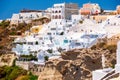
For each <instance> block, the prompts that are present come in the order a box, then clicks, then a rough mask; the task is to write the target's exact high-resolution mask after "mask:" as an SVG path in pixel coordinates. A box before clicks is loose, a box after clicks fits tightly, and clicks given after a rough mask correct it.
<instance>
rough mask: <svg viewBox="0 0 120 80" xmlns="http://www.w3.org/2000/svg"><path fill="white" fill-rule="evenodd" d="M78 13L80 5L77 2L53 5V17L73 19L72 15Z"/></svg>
mask: <svg viewBox="0 0 120 80" xmlns="http://www.w3.org/2000/svg"><path fill="white" fill-rule="evenodd" d="M75 14H76V15H77V14H78V5H77V4H75V3H69V4H67V3H61V4H54V5H53V7H52V15H51V16H52V19H67V20H71V15H75Z"/></svg>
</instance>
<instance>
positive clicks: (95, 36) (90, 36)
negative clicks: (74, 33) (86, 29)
mask: <svg viewBox="0 0 120 80" xmlns="http://www.w3.org/2000/svg"><path fill="white" fill-rule="evenodd" d="M97 37H98V35H94V34H85V35H83V36H81V38H97Z"/></svg>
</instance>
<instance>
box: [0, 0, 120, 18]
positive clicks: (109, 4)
mask: <svg viewBox="0 0 120 80" xmlns="http://www.w3.org/2000/svg"><path fill="white" fill-rule="evenodd" d="M63 2H66V3H70V2H71V3H77V4H78V5H79V7H82V5H83V4H84V3H88V2H91V3H98V4H99V5H100V7H101V8H102V9H106V10H115V9H116V6H117V5H120V0H0V20H1V19H2V20H3V19H7V18H11V17H12V14H13V13H19V12H20V10H22V9H32V10H45V9H47V8H49V7H52V6H53V4H55V3H63Z"/></svg>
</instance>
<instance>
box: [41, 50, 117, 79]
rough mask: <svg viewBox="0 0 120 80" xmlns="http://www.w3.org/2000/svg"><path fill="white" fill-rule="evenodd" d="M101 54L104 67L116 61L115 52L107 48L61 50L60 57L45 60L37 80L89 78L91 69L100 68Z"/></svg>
mask: <svg viewBox="0 0 120 80" xmlns="http://www.w3.org/2000/svg"><path fill="white" fill-rule="evenodd" d="M102 54H104V55H105V58H106V60H105V65H106V67H114V64H115V62H116V61H115V58H116V57H115V52H112V53H111V51H110V50H108V49H102V48H99V49H77V50H71V51H68V52H63V53H62V55H61V56H62V58H60V59H56V60H49V61H48V62H46V66H45V69H44V71H43V72H41V74H40V76H39V80H91V79H92V74H91V73H92V71H94V70H96V69H101V68H102V62H101V61H102V60H101V55H102ZM53 72H57V74H56V73H54V74H53ZM48 73H49V74H48ZM51 75H52V76H51ZM58 75H59V78H58V79H57V78H56V76H58Z"/></svg>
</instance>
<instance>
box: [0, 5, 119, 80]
mask: <svg viewBox="0 0 120 80" xmlns="http://www.w3.org/2000/svg"><path fill="white" fill-rule="evenodd" d="M40 18H47V19H49V21H47V20H46V23H45V24H42V22H41V21H39V19H40ZM7 20H9V21H10V25H11V28H14V27H15V26H16V25H18V24H19V23H26V24H29V23H31V22H32V21H34V23H33V24H32V27H31V28H30V29H29V30H28V31H25V33H22V35H19V36H17V35H16V36H12V37H15V39H14V41H13V45H14V47H13V48H12V52H14V53H15V54H16V56H17V60H16V62H15V63H16V65H17V66H20V67H22V68H23V69H26V70H30V71H31V72H33V73H34V74H35V75H38V76H39V75H40V73H41V71H43V70H44V66H46V65H45V63H46V62H47V60H55V59H61V54H62V53H63V52H67V51H70V50H74V49H83V48H91V47H92V46H93V45H95V44H97V43H98V40H99V39H104V38H106V40H107V45H116V44H117V43H118V41H119V40H120V5H118V6H116V10H103V9H101V7H100V6H99V4H97V3H85V4H83V6H82V7H81V8H80V7H79V6H78V4H76V3H58V4H54V5H53V6H52V7H50V8H47V9H46V10H27V9H24V10H21V12H20V13H14V14H13V15H12V17H11V19H7ZM1 21H2V20H1ZM119 46H120V43H118V49H117V64H116V66H115V69H111V68H107V69H103V70H96V71H93V75H92V76H93V80H101V79H102V80H106V79H107V78H108V76H107V77H105V76H106V75H107V74H108V73H111V72H113V71H114V74H118V73H120V72H119V71H120V64H119V63H120V60H119V49H120V47H119ZM48 67H49V66H48ZM110 75H112V74H110ZM59 77H61V76H59ZM44 79H45V78H44ZM58 79H59V78H58ZM58 79H57V80H58ZM39 80H41V79H39ZM46 80H50V79H46ZM60 80H61V79H60ZM111 80H112V79H111ZM118 80H119V79H118Z"/></svg>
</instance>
